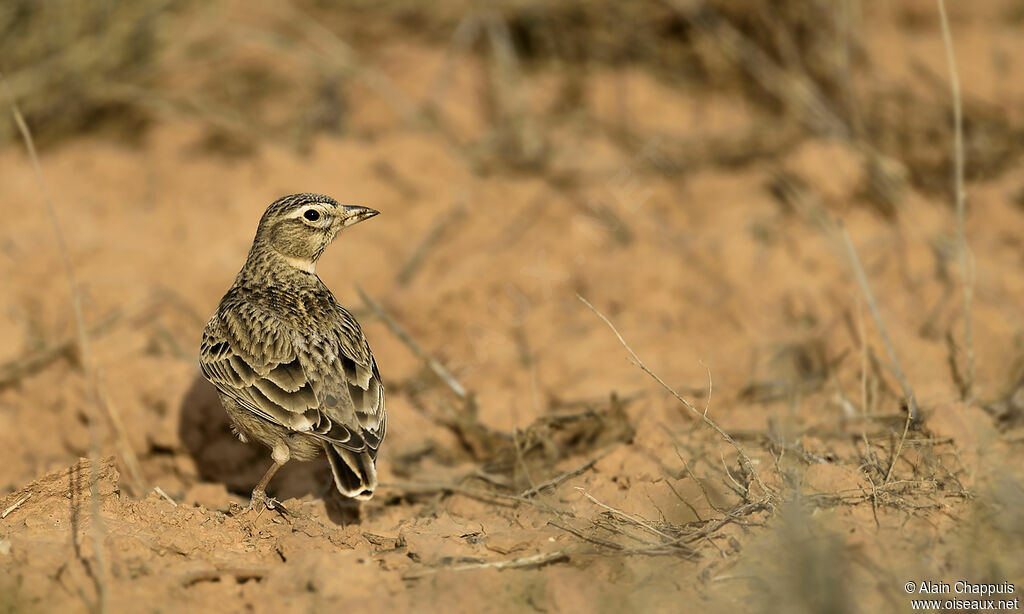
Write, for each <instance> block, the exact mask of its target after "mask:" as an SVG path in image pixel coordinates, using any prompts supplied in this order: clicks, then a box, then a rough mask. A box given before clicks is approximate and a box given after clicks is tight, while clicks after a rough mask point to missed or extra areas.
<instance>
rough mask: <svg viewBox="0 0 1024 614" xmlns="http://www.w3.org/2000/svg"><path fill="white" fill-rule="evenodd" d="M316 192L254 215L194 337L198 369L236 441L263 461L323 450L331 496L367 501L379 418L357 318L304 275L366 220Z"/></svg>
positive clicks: (357, 210) (256, 498)
mask: <svg viewBox="0 0 1024 614" xmlns="http://www.w3.org/2000/svg"><path fill="white" fill-rule="evenodd" d="M376 214H377V212H376V211H374V210H372V209H367V208H365V207H351V206H344V205H339V204H338V203H337V202H336V201H335V200H334V199H332V198H329V197H327V196H323V195H319V194H295V195H292V196H286V197H284V198H281V199H278V200H277V201H275V202H274V203H273V204H271V205H270V207H268V208H267V210H266V212H265V213H264V214H263V217H262V218H261V219H260V224H259V228H258V230H257V231H256V238H255V239H254V240H253V245H252V249H251V250H250V251H249V257H248V259H247V260H246V263H245V266H243V267H242V270H241V271H240V272H239V273H238V276H237V277H236V278H235V283H234V285H232V286H231V288H230V289H229V290H228V292H227V294H225V295H224V298H223V299H221V302H220V305H219V306H218V307H217V311H216V313H214V315H213V317H212V318H211V319H210V322H209V323H208V324H207V325H206V330H205V331H203V340H202V344H201V347H200V366H201V368H202V372H203V375H204V376H206V378H207V379H208V380H210V381H211V382H212V383H213V384H214V386H216V387H217V390H218V392H219V393H220V397H221V402H222V403H223V405H224V409H225V410H226V411H227V413H228V416H229V417H230V419H231V422H232V423H233V424H234V426H235V427H236V428H237V430H238V432H239V435H240V437H242V439H243V440H246V439H250V438H251V439H255V440H257V441H260V442H261V443H263V444H265V445H267V446H268V447H270V449H271V456H272V458H273V460H274V465H273V466H272V467H271V468H270V470H269V471H268V472H267V474H266V475H265V476H264V477H263V479H262V480H260V483H259V484H257V486H256V488H255V489H254V490H253V497H252V504H253V505H255V504H257V503H260V502H266V498H265V495H264V489H265V487H266V484H267V483H268V482H269V481H270V478H271V477H272V476H273V474H274V473H275V472H276V471H277V469H279V468H280V467H281V466H282V465H284V464H285V463H286V462H288V460H289V459H296V460H311V459H313V458H316V457H317V456H319V454H320V453H321V452H325V453H326V455H327V458H328V460H329V461H330V464H331V469H332V471H333V473H334V481H335V485H336V486H337V488H338V490H339V491H340V492H341V493H342V494H344V495H346V496H348V497H354V498H357V499H369V498H370V497H372V496H373V491H374V489H375V488H376V486H377V471H376V468H375V463H376V457H377V451H378V450H379V449H380V444H381V441H382V440H383V439H384V433H385V428H386V424H387V415H386V413H385V410H384V387H383V385H382V384H381V379H380V373H379V372H378V370H377V364H376V362H375V361H374V359H373V354H372V353H371V352H370V346H369V345H368V344H367V342H366V338H365V337H364V336H363V333H362V330H360V328H359V323H358V322H356V320H355V318H354V317H352V314H350V313H349V312H348V311H346V310H345V308H344V307H342V306H341V305H339V304H338V302H337V301H336V300H335V298H334V295H332V294H331V291H330V290H328V289H327V286H325V285H324V284H323V282H321V281H320V278H319V277H317V275H316V272H315V268H316V262H317V260H318V259H319V258H320V255H321V254H322V253H323V251H324V249H325V248H326V247H327V245H328V244H329V243H330V242H331V241H332V240H333V239H334V237H335V236H336V235H337V234H338V232H339V231H340V230H341V229H342V228H344V227H346V226H351V225H352V224H355V223H358V222H360V221H362V220H365V219H367V218H370V217H373V216H374V215H376Z"/></svg>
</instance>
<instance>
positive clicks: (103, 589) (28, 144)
mask: <svg viewBox="0 0 1024 614" xmlns="http://www.w3.org/2000/svg"><path fill="white" fill-rule="evenodd" d="M0 83H2V84H3V87H4V91H5V94H6V95H7V98H8V102H9V104H10V106H11V113H12V114H13V115H14V122H15V124H17V126H18V131H19V132H20V133H21V138H22V140H23V141H24V142H25V148H26V149H27V150H28V155H29V159H30V160H31V161H32V170H33V172H34V173H35V177H36V182H37V183H38V184H39V191H40V192H41V193H42V195H43V202H44V204H45V205H46V211H47V213H48V214H49V217H50V225H51V227H52V228H53V234H54V238H55V239H56V240H57V248H58V251H59V252H60V258H61V263H62V264H63V266H64V274H65V275H66V276H67V280H68V286H69V288H70V290H71V309H72V312H73V313H74V318H75V330H76V331H77V333H78V352H79V357H80V358H81V361H82V365H83V367H84V368H85V372H86V374H87V376H88V379H89V380H90V381H91V383H92V393H93V401H94V407H102V406H103V403H102V400H101V395H100V391H99V386H98V381H97V380H96V377H95V371H94V370H93V368H92V367H93V362H92V355H91V354H90V352H89V335H88V331H87V329H86V327H85V320H84V318H83V317H82V297H81V293H80V292H79V290H78V282H77V280H76V279H75V270H74V267H72V266H71V256H70V255H69V253H68V247H67V244H66V243H65V241H64V234H63V233H62V232H61V229H60V222H59V221H58V219H57V209H56V208H55V207H54V205H53V199H52V198H51V197H50V190H49V188H48V186H47V184H46V181H45V180H44V179H43V168H42V166H41V165H40V164H39V156H38V154H37V153H36V144H35V141H34V140H33V139H32V131H31V130H29V128H28V124H27V123H26V122H25V117H24V116H23V115H22V114H21V109H19V108H18V103H17V100H16V99H15V98H14V93H13V92H12V91H11V88H10V86H9V85H8V83H7V79H6V78H5V77H4V76H3V73H0ZM104 409H106V410H107V415H108V417H110V408H104ZM97 423H98V420H96V419H95V416H93V417H92V418H91V419H90V420H89V456H90V467H91V469H90V471H91V476H90V482H91V493H90V498H91V504H92V510H91V511H92V517H93V522H92V539H93V550H94V554H93V557H94V559H95V563H96V570H95V572H94V573H93V574H92V577H93V579H94V581H95V585H96V611H98V612H101V613H102V612H106V611H107V584H106V578H105V575H106V564H105V560H106V554H105V552H104V550H103V536H102V532H103V523H102V519H101V517H100V497H99V473H98V471H99V470H98V466H99V442H98V440H97V434H96V424H97Z"/></svg>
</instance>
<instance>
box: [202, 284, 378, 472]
mask: <svg viewBox="0 0 1024 614" xmlns="http://www.w3.org/2000/svg"><path fill="white" fill-rule="evenodd" d="M349 319H350V320H351V322H349V325H350V326H351V327H352V330H354V332H357V333H358V336H357V337H355V338H349V337H348V333H347V328H346V327H338V328H336V329H334V328H332V329H329V330H326V331H325V330H323V329H321V331H320V332H319V333H311V334H306V335H302V334H299V333H298V331H296V330H294V329H293V328H292V327H289V326H287V325H286V324H285V323H283V322H281V321H280V320H278V319H277V318H274V317H273V316H271V315H270V314H268V313H267V312H266V310H264V309H261V308H259V307H258V306H253V305H249V304H246V303H245V302H242V301H238V302H229V303H224V304H222V305H221V308H219V309H218V310H217V313H216V314H214V316H213V318H212V319H211V320H210V322H209V324H207V326H206V329H205V330H204V331H203V341H202V344H201V346H200V367H201V369H202V372H203V375H205V376H206V378H207V379H208V380H210V381H211V382H212V383H213V384H214V386H216V387H217V389H218V390H220V392H221V393H223V394H225V395H227V396H229V397H231V398H232V399H234V400H235V401H236V402H238V404H239V405H241V406H242V407H244V408H246V409H248V410H249V411H251V412H253V413H254V414H256V415H257V416H260V417H261V418H264V419H265V420H268V421H270V422H272V423H274V424H278V425H280V426H283V427H285V428H288V429H290V430H293V431H299V432H306V433H309V434H310V435H313V436H316V437H319V438H321V439H324V440H326V441H328V442H330V443H332V444H335V445H339V446H342V447H344V448H346V449H349V450H352V451H354V452H362V451H366V450H367V448H370V449H371V450H373V451H375V450H376V449H377V447H378V446H379V445H380V441H381V440H382V439H383V437H384V426H383V425H384V396H383V395H384V393H383V388H382V387H381V386H380V378H379V375H378V374H377V369H376V365H375V364H374V363H373V357H372V356H371V355H370V354H369V348H368V347H367V346H366V341H365V339H363V338H362V333H361V332H360V331H359V327H358V324H356V323H355V320H352V319H351V316H349ZM344 339H347V340H348V342H346V341H345V340H344ZM357 341H361V343H356V342H357ZM353 344H354V345H355V347H349V346H350V345H353ZM367 372H368V373H370V376H369V377H367V376H366V373H367Z"/></svg>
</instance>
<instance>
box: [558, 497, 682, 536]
mask: <svg viewBox="0 0 1024 614" xmlns="http://www.w3.org/2000/svg"><path fill="white" fill-rule="evenodd" d="M576 490H578V491H580V493H582V494H583V496H584V497H586V498H588V499H590V501H591V502H592V503H593V504H594V505H596V506H598V507H600V508H602V509H605V510H608V511H609V512H611V513H612V514H615V515H616V516H620V517H622V518H625V519H626V520H628V521H630V522H632V523H633V524H635V525H637V526H640V527H643V528H645V529H647V530H648V531H650V532H651V533H654V534H655V535H658V536H660V537H664V538H665V539H668V540H673V539H675V538H674V537H672V536H671V535H669V534H668V533H665V532H663V531H659V530H658V529H656V528H654V527H652V526H651V525H650V523H648V522H647V521H646V520H644V519H643V518H639V517H637V516H634V515H632V514H629V513H626V512H624V511H622V510H620V509H617V508H614V507H612V506H610V505H607V504H605V503H601V502H600V501H598V500H597V499H596V498H595V497H594V496H593V495H591V494H590V493H588V492H587V491H586V490H584V489H582V488H580V487H579V486H577V487H576Z"/></svg>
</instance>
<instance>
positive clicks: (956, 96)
mask: <svg viewBox="0 0 1024 614" xmlns="http://www.w3.org/2000/svg"><path fill="white" fill-rule="evenodd" d="M936 4H938V7H939V22H940V23H941V24H942V42H943V44H944V46H945V48H946V64H948V65H949V87H950V90H951V92H952V95H953V199H954V203H955V205H956V243H957V259H958V260H959V264H960V285H961V287H962V289H963V300H964V348H965V352H966V354H967V377H966V380H965V382H964V390H963V396H964V399H963V400H964V401H965V402H968V403H969V402H970V401H971V400H972V398H973V397H974V339H973V334H972V331H971V299H972V298H973V294H974V282H973V277H974V276H973V274H972V273H971V270H970V269H971V267H970V264H969V262H970V257H969V254H970V249H969V248H968V246H967V236H966V233H965V231H964V217H965V214H966V209H967V194H966V192H965V191H964V118H963V108H962V105H961V102H960V76H959V73H958V72H957V69H956V54H955V53H954V52H953V35H952V33H951V32H950V29H949V19H948V18H947V16H946V3H945V2H944V0H936Z"/></svg>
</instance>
